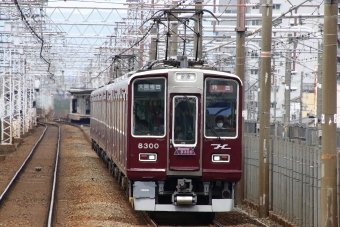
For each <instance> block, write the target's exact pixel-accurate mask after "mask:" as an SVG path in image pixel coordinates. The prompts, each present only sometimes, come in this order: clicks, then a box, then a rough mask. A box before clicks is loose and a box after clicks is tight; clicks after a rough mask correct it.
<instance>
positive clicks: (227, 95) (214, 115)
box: [204, 78, 238, 138]
mask: <svg viewBox="0 0 340 227" xmlns="http://www.w3.org/2000/svg"><path fill="white" fill-rule="evenodd" d="M205 85H206V86H205V130H204V131H205V136H206V137H219V138H220V137H235V136H236V127H237V120H236V119H237V118H236V116H237V108H236V107H237V98H238V95H237V93H238V85H237V83H236V82H235V81H233V80H226V79H212V78H208V79H207V80H206V84H205Z"/></svg>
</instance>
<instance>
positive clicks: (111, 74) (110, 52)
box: [109, 36, 114, 81]
mask: <svg viewBox="0 0 340 227" xmlns="http://www.w3.org/2000/svg"><path fill="white" fill-rule="evenodd" d="M109 48H110V49H109V50H110V51H109V56H110V58H111V61H113V58H112V57H111V56H112V36H110V47H109ZM109 62H110V60H109ZM110 64H111V62H110ZM113 67H114V65H111V67H110V78H109V81H111V80H113Z"/></svg>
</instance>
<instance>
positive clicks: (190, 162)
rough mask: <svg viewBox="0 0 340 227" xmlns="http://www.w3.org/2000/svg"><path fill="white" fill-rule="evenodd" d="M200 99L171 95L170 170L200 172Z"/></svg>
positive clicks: (190, 96)
mask: <svg viewBox="0 0 340 227" xmlns="http://www.w3.org/2000/svg"><path fill="white" fill-rule="evenodd" d="M200 98H201V97H200V95H179V94H171V95H170V112H171V120H170V135H169V136H170V149H169V162H170V163H169V169H170V170H177V171H199V170H200V156H201V154H200V147H201V144H200V139H201V138H200V136H199V133H198V132H199V131H200V120H199V119H200V116H201V114H199V113H200V112H201V110H200V108H201V107H200V105H199V103H200Z"/></svg>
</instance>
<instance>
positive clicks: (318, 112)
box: [316, 42, 323, 119]
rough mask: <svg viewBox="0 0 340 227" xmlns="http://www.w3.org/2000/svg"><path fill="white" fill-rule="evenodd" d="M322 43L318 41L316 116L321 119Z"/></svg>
mask: <svg viewBox="0 0 340 227" xmlns="http://www.w3.org/2000/svg"><path fill="white" fill-rule="evenodd" d="M322 46H323V45H322V43H320V42H319V43H318V71H317V79H316V82H317V84H316V117H317V118H318V119H320V117H321V111H322V55H323V53H322V52H321V50H322Z"/></svg>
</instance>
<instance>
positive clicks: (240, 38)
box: [235, 0, 247, 203]
mask: <svg viewBox="0 0 340 227" xmlns="http://www.w3.org/2000/svg"><path fill="white" fill-rule="evenodd" d="M244 3H245V0H238V6H237V27H236V28H235V30H236V75H237V76H239V77H240V79H241V81H242V82H243V85H244V62H245V47H244V44H245V31H246V30H247V29H246V27H245V6H244V5H245V4H244ZM240 93H241V94H242V96H241V97H242V107H243V108H242V110H244V108H245V105H244V101H243V100H244V98H243V96H244V95H245V94H244V86H243V88H242V90H241V91H240ZM243 122H244V116H243V113H242V132H241V135H242V137H243V129H244V127H243ZM243 151H244V149H243V147H242V170H244V152H243ZM243 200H244V178H243V174H242V177H241V180H240V182H239V183H238V190H237V199H236V201H237V203H238V202H239V203H242V201H243Z"/></svg>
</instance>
